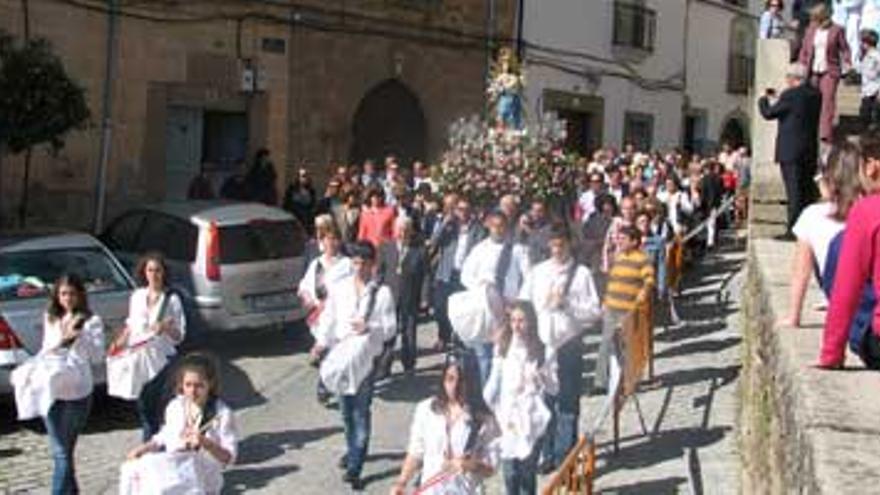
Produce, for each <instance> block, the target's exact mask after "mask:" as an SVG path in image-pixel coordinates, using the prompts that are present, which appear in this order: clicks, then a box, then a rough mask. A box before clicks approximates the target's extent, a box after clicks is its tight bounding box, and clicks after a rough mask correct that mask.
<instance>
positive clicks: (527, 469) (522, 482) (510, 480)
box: [501, 446, 538, 495]
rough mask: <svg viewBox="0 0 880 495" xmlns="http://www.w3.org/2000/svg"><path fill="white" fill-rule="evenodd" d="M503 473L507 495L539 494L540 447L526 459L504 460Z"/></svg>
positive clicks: (502, 461)
mask: <svg viewBox="0 0 880 495" xmlns="http://www.w3.org/2000/svg"><path fill="white" fill-rule="evenodd" d="M501 471H502V473H504V492H505V493H506V494H507V495H535V493H537V492H538V490H537V488H538V446H535V449H534V450H532V453H531V454H530V455H529V456H528V457H526V458H525V459H502V460H501Z"/></svg>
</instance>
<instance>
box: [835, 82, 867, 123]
mask: <svg viewBox="0 0 880 495" xmlns="http://www.w3.org/2000/svg"><path fill="white" fill-rule="evenodd" d="M861 104H862V96H861V94H860V88H859V86H850V85H848V84H841V85H840V86H838V87H837V113H838V115H840V116H841V117H858V115H859V106H860V105H861Z"/></svg>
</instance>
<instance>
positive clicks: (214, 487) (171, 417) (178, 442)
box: [150, 395, 238, 493]
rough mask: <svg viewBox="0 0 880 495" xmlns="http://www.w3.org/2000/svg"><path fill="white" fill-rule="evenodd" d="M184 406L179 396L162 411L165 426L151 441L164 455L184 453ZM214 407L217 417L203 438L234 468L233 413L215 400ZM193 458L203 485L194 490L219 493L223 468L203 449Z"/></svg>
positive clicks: (236, 435)
mask: <svg viewBox="0 0 880 495" xmlns="http://www.w3.org/2000/svg"><path fill="white" fill-rule="evenodd" d="M187 402H188V401H187V399H186V398H185V397H184V396H182V395H178V396H177V397H175V398H174V400H172V401H171V402H169V403H168V406H166V407H165V424H163V425H162V429H161V430H159V433H156V434H155V435H154V436H153V438H151V439H150V441H151V442H153V443H155V444H156V445H158V446H160V447H164V448H165V450H166V451H167V452H175V451H180V450H184V444H183V434H184V432H185V431H186V427H187V414H186V412H187V406H186V404H187ZM216 407H217V411H216V415H215V416H214V419H212V420H210V422H209V423H208V425H207V427H206V429H205V431H204V435H205V437H207V438H208V439H209V440H211V441H213V442H215V443H217V444H218V445H220V446H221V447H223V449H224V450H227V451H228V452H229V453H230V454H232V460H231V461H230V462H229V464H233V463H235V458H236V456H237V455H238V428H237V427H236V424H235V416H234V415H233V414H232V410H231V409H229V407H228V406H227V405H226V404H224V403H223V402H222V401H220V400H217V405H216ZM152 455H163V454H161V453H160V454H152ZM196 455H197V461H196V462H197V465H198V467H199V469H197V470H196V471H197V475H198V478H200V479H199V481H201V483H202V484H201V486H199V487H193V489H201V490H203V491H201V492H198V493H220V491H221V490H222V488H223V468H225V467H226V466H225V465H224V464H221V463H220V461H218V460H217V459H216V458H215V457H214V456H213V455H211V454H209V453H208V451H207V450H205V449H200V450H199V451H198V452H197V453H196Z"/></svg>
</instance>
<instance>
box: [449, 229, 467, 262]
mask: <svg viewBox="0 0 880 495" xmlns="http://www.w3.org/2000/svg"><path fill="white" fill-rule="evenodd" d="M467 244H468V226H467V225H463V226H461V227H460V228H459V229H458V242H456V244H455V262H454V263H453V265H452V266H453V267H455V269H456V270H458V271H461V267H462V266H463V265H464V259H465V258H467V254H468V245H467Z"/></svg>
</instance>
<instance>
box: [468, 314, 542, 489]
mask: <svg viewBox="0 0 880 495" xmlns="http://www.w3.org/2000/svg"><path fill="white" fill-rule="evenodd" d="M509 314H510V316H509V318H508V324H507V325H506V326H505V328H504V330H502V332H501V334H500V336H499V338H498V341H497V342H496V344H495V352H494V355H495V357H494V362H493V363H492V374H491V375H490V376H489V380H488V381H487V382H486V388H485V390H484V391H483V395H484V397H485V398H486V402H487V403H488V404H489V406H490V407H491V408H492V410H493V411H494V412H495V417H496V418H497V420H498V424H499V425H500V427H501V441H500V445H499V448H500V457H501V469H502V471H503V473H504V486H505V491H506V493H507V494H508V495H519V494H528V495H531V494H534V493H536V491H537V467H538V455H539V452H540V450H541V449H540V442H539V440H540V439H541V438H542V437H543V435H544V432H545V430H546V429H547V425H548V424H549V423H550V419H551V415H552V413H551V411H550V409H549V408H548V407H547V405H546V403H545V402H544V396H545V395H554V394H555V393H556V389H557V382H556V366H555V363H556V359H555V358H554V357H552V356H551V357H550V358H547V359H545V351H544V344H543V343H542V342H541V339H540V337H538V319H537V316H536V315H535V308H534V307H533V306H532V304H531V303H530V302H527V301H516V302H514V303H513V305H512V307H511V309H510V313H509Z"/></svg>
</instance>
